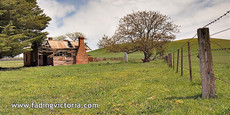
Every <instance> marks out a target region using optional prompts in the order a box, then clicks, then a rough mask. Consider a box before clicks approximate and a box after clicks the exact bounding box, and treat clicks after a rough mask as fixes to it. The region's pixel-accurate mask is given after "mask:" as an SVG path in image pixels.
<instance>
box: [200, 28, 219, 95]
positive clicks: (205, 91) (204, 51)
mask: <svg viewBox="0 0 230 115" xmlns="http://www.w3.org/2000/svg"><path fill="white" fill-rule="evenodd" d="M197 35H198V44H199V58H200V74H201V82H202V83H201V85H202V97H203V98H210V97H216V85H215V76H214V70H213V62H212V53H211V46H210V36H209V29H208V28H200V29H198V30H197Z"/></svg>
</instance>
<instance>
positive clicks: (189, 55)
mask: <svg viewBox="0 0 230 115" xmlns="http://www.w3.org/2000/svg"><path fill="white" fill-rule="evenodd" d="M188 63H189V75H190V81H191V82H192V63H191V51H190V42H188Z"/></svg>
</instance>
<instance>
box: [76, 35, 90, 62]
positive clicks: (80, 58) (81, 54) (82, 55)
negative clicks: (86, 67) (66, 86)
mask: <svg viewBox="0 0 230 115" xmlns="http://www.w3.org/2000/svg"><path fill="white" fill-rule="evenodd" d="M84 39H85V38H84V37H79V38H78V42H79V46H78V50H77V53H76V64H88V63H89V61H88V55H87V53H86V50H85V43H84Z"/></svg>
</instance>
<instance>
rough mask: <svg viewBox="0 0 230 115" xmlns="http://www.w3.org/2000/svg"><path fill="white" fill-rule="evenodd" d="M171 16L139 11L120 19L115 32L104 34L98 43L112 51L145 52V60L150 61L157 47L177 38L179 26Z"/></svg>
mask: <svg viewBox="0 0 230 115" xmlns="http://www.w3.org/2000/svg"><path fill="white" fill-rule="evenodd" d="M169 19H170V18H169V17H168V16H166V15H162V14H160V13H159V12H154V11H142V12H141V11H138V12H133V13H132V14H128V15H127V16H125V17H123V18H121V19H120V22H119V25H118V28H117V30H116V31H115V34H114V35H113V36H112V37H111V38H109V37H107V36H104V37H103V38H102V39H101V40H100V41H99V43H98V46H99V47H106V49H108V50H109V51H112V52H128V53H131V52H135V51H142V52H143V53H144V59H143V62H149V61H150V57H151V56H152V55H153V51H154V49H155V48H158V50H159V48H160V47H162V46H164V45H165V44H166V43H168V42H170V41H172V40H174V39H175V35H174V34H175V33H177V32H179V30H178V29H177V28H178V26H177V25H175V24H173V22H171V21H169Z"/></svg>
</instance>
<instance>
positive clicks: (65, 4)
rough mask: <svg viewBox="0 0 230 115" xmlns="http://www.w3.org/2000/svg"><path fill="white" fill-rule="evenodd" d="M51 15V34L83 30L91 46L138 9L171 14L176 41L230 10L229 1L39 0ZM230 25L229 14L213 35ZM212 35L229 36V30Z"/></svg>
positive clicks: (190, 34) (214, 25) (112, 31)
mask: <svg viewBox="0 0 230 115" xmlns="http://www.w3.org/2000/svg"><path fill="white" fill-rule="evenodd" d="M37 2H38V5H39V6H40V8H41V9H43V10H44V13H45V14H47V15H48V16H50V17H51V18H52V21H51V22H50V24H49V26H48V27H47V28H46V29H45V30H44V31H47V32H48V33H49V35H48V36H49V37H55V36H59V35H65V34H66V33H72V32H82V33H83V34H85V36H86V38H88V39H87V40H86V42H87V43H88V46H89V47H90V48H91V49H98V46H97V43H98V41H99V39H101V38H102V37H103V35H108V36H112V35H113V34H114V32H115V30H116V29H117V26H118V23H119V20H120V19H121V18H122V17H124V16H126V15H127V14H130V13H132V12H136V11H158V12H160V13H161V14H163V15H167V16H169V17H170V18H171V19H170V21H172V22H173V23H174V24H176V25H179V26H180V27H179V29H180V32H179V33H177V34H176V40H180V39H185V38H192V37H193V36H194V35H195V34H196V32H197V29H198V28H201V27H203V26H204V25H206V24H208V23H209V22H211V21H213V20H215V19H217V18H218V17H219V16H221V15H223V14H224V13H226V12H227V11H228V10H230V1H229V0H38V1H37ZM229 27H230V14H228V15H226V16H225V17H223V18H222V19H221V20H219V21H217V22H216V23H214V24H212V25H210V26H209V29H210V30H209V31H210V34H213V33H216V32H218V31H221V30H224V29H227V28H229ZM212 37H213V38H223V39H230V30H229V31H226V32H223V33H220V34H217V35H214V36H212Z"/></svg>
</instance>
